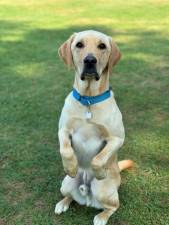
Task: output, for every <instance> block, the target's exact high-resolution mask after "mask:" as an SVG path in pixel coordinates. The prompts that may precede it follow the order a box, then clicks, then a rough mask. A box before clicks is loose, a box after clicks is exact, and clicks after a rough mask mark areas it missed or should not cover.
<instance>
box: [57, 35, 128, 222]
mask: <svg viewBox="0 0 169 225" xmlns="http://www.w3.org/2000/svg"><path fill="white" fill-rule="evenodd" d="M79 41H80V42H83V44H84V48H81V49H79V48H77V47H76V43H77V42H79ZM99 43H104V44H105V45H106V49H103V50H101V49H99V48H98V45H99ZM89 53H92V54H93V55H94V56H95V57H96V59H97V64H96V69H97V71H98V74H99V77H100V79H99V80H98V81H96V80H95V79H89V78H87V79H85V80H83V81H82V80H81V79H80V74H81V73H82V70H83V66H84V65H83V60H84V58H85V57H86V56H87V55H88V54H89ZM59 55H60V57H61V58H62V59H63V60H64V62H65V63H66V64H67V65H68V66H69V67H74V69H75V81H74V87H75V88H76V89H77V90H78V92H79V93H80V94H81V95H89V96H96V95H98V94H101V93H102V92H104V91H106V90H108V88H109V75H110V72H111V70H112V68H113V66H114V65H115V64H116V63H117V62H118V60H119V59H120V56H121V54H120V52H119V49H118V47H117V45H116V44H115V43H114V42H113V41H112V39H111V38H110V37H109V36H107V35H105V34H102V33H100V32H97V31H84V32H79V33H75V34H74V35H72V36H71V37H70V38H69V39H68V40H67V41H66V42H65V43H64V44H63V45H62V46H61V47H60V49H59ZM87 110H88V109H87V107H86V106H84V105H82V104H81V103H80V102H78V101H77V100H75V99H74V97H73V96H72V93H70V94H69V95H68V96H67V98H66V100H65V104H64V107H63V109H62V113H61V117H60V121H59V132H58V136H59V142H60V153H61V157H62V162H63V166H64V170H65V172H66V173H67V175H66V177H65V178H64V180H63V182H62V187H61V193H62V194H63V196H65V198H64V199H63V200H62V201H60V202H59V203H58V204H56V207H55V213H56V214H60V213H62V212H65V211H66V210H67V209H68V208H69V205H70V203H71V201H72V200H75V201H76V202H78V203H79V204H81V205H87V206H92V207H95V208H99V209H103V210H104V211H103V212H102V213H100V214H98V215H97V216H95V218H94V225H105V224H106V223H107V221H108V219H109V217H110V216H111V215H112V214H113V213H114V212H115V211H116V210H117V208H118V207H119V198H118V188H119V186H120V180H121V179H120V170H121V169H123V164H125V165H124V167H125V168H127V167H129V166H131V161H123V162H121V164H120V169H119V166H118V162H117V151H118V149H119V148H120V147H121V146H122V145H123V142H124V138H125V132H124V127H123V122H122V115H121V112H120V110H119V108H118V106H117V104H116V101H115V98H114V94H113V92H112V91H111V97H110V98H108V99H107V100H105V101H103V102H100V103H97V104H95V105H91V106H90V111H91V113H92V118H91V119H86V118H85V113H86V112H87Z"/></svg>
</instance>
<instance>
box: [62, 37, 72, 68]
mask: <svg viewBox="0 0 169 225" xmlns="http://www.w3.org/2000/svg"><path fill="white" fill-rule="evenodd" d="M74 37H75V34H73V35H72V36H70V38H69V39H68V40H67V41H65V42H64V43H63V44H62V45H61V46H60V48H59V50H58V54H59V56H60V58H61V59H63V61H64V63H65V64H66V65H67V66H68V67H69V68H71V67H72V66H73V65H74V64H73V56H72V51H71V44H72V42H73V40H74Z"/></svg>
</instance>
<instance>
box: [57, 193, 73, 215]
mask: <svg viewBox="0 0 169 225" xmlns="http://www.w3.org/2000/svg"><path fill="white" fill-rule="evenodd" d="M72 200H73V199H72V198H71V197H65V198H63V199H62V200H61V201H60V202H58V203H57V204H56V206H55V213H56V214H58V215H59V214H61V213H62V212H66V211H67V210H68V208H69V206H70V203H71V202H72Z"/></svg>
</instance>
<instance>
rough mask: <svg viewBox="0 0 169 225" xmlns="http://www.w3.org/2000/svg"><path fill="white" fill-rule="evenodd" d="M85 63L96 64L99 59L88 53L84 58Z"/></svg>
mask: <svg viewBox="0 0 169 225" xmlns="http://www.w3.org/2000/svg"><path fill="white" fill-rule="evenodd" d="M84 63H85V64H90V65H94V64H96V63H97V59H96V58H95V57H94V56H93V55H87V56H86V57H85V58H84Z"/></svg>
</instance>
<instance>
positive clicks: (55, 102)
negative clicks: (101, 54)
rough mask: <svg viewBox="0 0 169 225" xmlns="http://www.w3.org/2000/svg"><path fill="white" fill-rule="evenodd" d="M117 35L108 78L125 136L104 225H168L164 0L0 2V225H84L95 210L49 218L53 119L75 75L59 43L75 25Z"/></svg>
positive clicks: (168, 21)
mask: <svg viewBox="0 0 169 225" xmlns="http://www.w3.org/2000/svg"><path fill="white" fill-rule="evenodd" d="M85 29H96V30H99V31H103V32H105V33H107V34H109V35H111V36H113V38H114V39H115V40H116V42H117V43H118V45H119V47H120V49H121V52H122V55H123V57H122V60H121V62H120V63H119V64H118V66H117V67H116V68H115V70H114V75H113V76H112V77H111V84H112V86H113V90H114V92H115V96H116V99H117V102H118V105H119V107H120V109H121V111H122V113H123V118H124V124H125V128H126V141H125V145H124V146H123V148H122V149H121V150H120V151H119V158H120V159H123V158H131V159H133V160H134V161H135V162H136V166H135V168H134V169H133V170H131V171H128V172H127V171H125V172H123V173H122V185H121V188H120V191H119V192H120V202H121V206H120V208H119V210H118V211H117V212H116V213H115V214H114V215H113V216H112V217H111V219H110V221H109V223H108V224H109V225H110V224H112V225H169V213H168V212H169V207H168V206H169V201H168V200H169V199H168V187H169V174H168V173H169V154H168V152H169V1H167V0H129V1H124V0H118V1H117V0H114V1H113V0H106V1H103V0H97V1H91V0H85V1H82V0H81V1H80V0H79V1H78V0H74V1H73V0H67V1H66V0H62V1H59V0H58V1H56V0H48V1H47V0H1V1H0V57H1V59H0V64H1V65H0V225H6V224H9V225H14V224H15V225H54V224H57V225H91V224H92V220H93V217H94V215H95V214H97V213H98V211H97V210H95V209H92V208H87V207H79V206H78V205H77V204H76V203H74V204H72V207H71V208H70V210H69V211H68V212H67V213H65V214H64V215H60V216H56V215H54V206H55V203H56V202H57V201H58V200H60V198H61V194H60V191H59V189H60V185H61V182H62V179H63V177H64V172H63V168H62V163H61V158H60V155H59V151H58V149H59V145H58V140H57V124H58V119H59V115H60V112H61V109H62V106H63V104H64V99H65V96H66V95H67V94H68V92H69V91H70V90H71V88H72V82H73V72H72V71H68V70H67V68H66V67H65V66H64V65H63V63H62V62H61V61H60V60H59V58H58V55H57V48H58V47H59V45H60V44H61V43H62V42H63V41H64V40H66V39H67V38H68V37H69V35H70V34H72V33H73V32H75V31H82V30H85Z"/></svg>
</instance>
